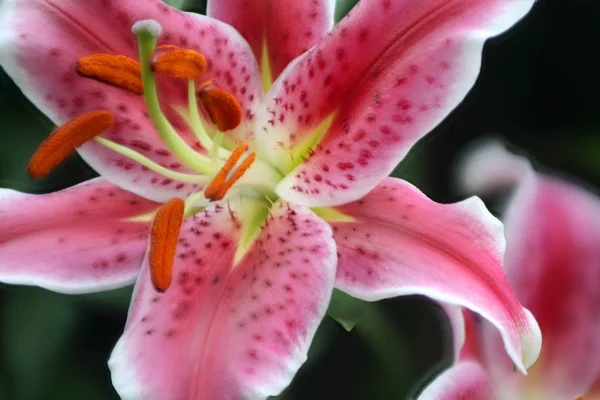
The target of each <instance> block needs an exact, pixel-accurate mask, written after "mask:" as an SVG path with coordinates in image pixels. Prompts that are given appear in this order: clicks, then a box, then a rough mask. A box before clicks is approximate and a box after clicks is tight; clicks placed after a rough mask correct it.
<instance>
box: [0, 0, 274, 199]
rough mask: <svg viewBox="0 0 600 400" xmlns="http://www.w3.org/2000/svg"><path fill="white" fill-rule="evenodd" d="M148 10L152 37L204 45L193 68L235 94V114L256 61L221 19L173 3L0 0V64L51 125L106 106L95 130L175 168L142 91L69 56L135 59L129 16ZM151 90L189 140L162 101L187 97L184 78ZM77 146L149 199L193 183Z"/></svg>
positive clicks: (256, 94) (246, 100)
mask: <svg viewBox="0 0 600 400" xmlns="http://www.w3.org/2000/svg"><path fill="white" fill-rule="evenodd" d="M148 18H153V19H156V20H157V21H159V22H160V24H161V25H162V27H163V34H162V36H161V38H160V41H159V44H162V43H170V44H176V45H179V46H183V47H187V48H190V49H194V50H197V51H199V52H200V53H202V54H204V55H205V56H206V58H207V59H208V61H209V62H208V65H207V72H206V73H205V74H204V75H203V77H204V78H206V79H214V80H215V81H216V82H218V83H219V85H220V86H221V87H222V88H224V89H226V90H228V91H230V92H232V93H233V94H234V95H241V96H238V100H239V102H240V103H241V105H242V107H243V109H244V112H245V114H246V115H252V114H254V108H255V106H257V105H258V101H259V98H260V97H261V96H262V86H261V81H260V74H259V71H258V65H257V64H256V61H255V60H254V56H253V55H252V52H251V50H250V48H249V46H248V44H247V43H246V42H245V40H244V39H243V38H242V37H241V36H240V35H239V34H238V33H237V32H236V31H235V30H234V29H233V28H231V27H229V26H227V25H226V24H223V23H221V22H219V21H216V20H212V19H210V18H207V17H204V16H200V15H196V14H187V13H183V12H180V11H178V10H176V9H174V8H171V7H169V6H167V5H166V4H164V3H163V2H161V1H158V0H147V1H144V2H140V1H138V0H86V1H77V0H60V1H59V0H22V1H16V0H5V1H3V2H2V3H1V5H0V65H2V68H3V69H4V70H5V71H6V72H7V73H8V74H9V75H10V77H11V78H12V79H13V80H14V81H15V83H16V84H17V85H18V86H19V87H20V89H21V90H22V91H23V93H24V94H25V96H27V98H29V100H31V101H32V102H33V103H34V104H35V105H36V106H37V107H38V108H39V109H40V110H41V111H42V112H43V113H44V114H46V115H47V116H48V117H49V118H50V119H51V120H52V121H54V122H55V123H56V124H57V125H61V124H63V123H66V122H67V121H69V120H71V119H72V118H73V117H75V116H78V115H80V114H83V113H85V112H88V111H93V110H97V109H106V110H108V111H110V112H111V113H113V114H114V115H115V120H116V125H115V127H114V129H112V130H110V131H107V132H106V133H104V134H103V136H104V137H106V138H108V139H111V140H114V141H116V142H118V143H121V144H124V145H127V146H129V147H132V148H133V149H135V150H136V151H138V152H140V153H141V154H143V155H145V156H146V157H149V158H150V159H152V160H154V161H156V162H157V163H159V164H161V165H164V166H168V167H169V168H171V169H174V170H176V171H179V172H185V171H186V169H185V168H184V167H182V166H181V163H180V162H179V161H178V160H177V159H176V158H175V157H174V156H173V155H172V154H171V153H170V152H169V151H168V150H167V149H166V147H165V146H164V144H163V143H162V141H161V140H160V139H159V136H158V135H157V133H156V132H155V130H154V126H153V125H152V122H151V121H150V120H149V119H148V118H147V117H146V116H145V114H144V113H145V111H146V107H145V105H144V100H143V98H142V97H140V96H138V95H134V94H131V93H128V92H125V91H123V90H120V89H117V88H114V87H111V86H108V85H105V84H102V83H99V82H96V81H94V80H91V79H86V78H83V77H80V76H79V75H77V73H76V63H77V60H78V59H80V58H81V57H83V56H87V55H90V54H94V53H110V54H123V55H126V56H128V57H132V58H134V59H137V43H136V37H135V35H134V34H133V33H132V32H131V26H132V24H133V23H134V22H135V21H137V20H142V19H148ZM32 27H36V28H35V29H32ZM160 95H161V103H162V104H163V109H164V111H165V112H166V114H167V115H168V116H169V117H170V118H171V119H172V120H173V123H174V125H175V126H176V128H177V129H178V130H179V132H180V134H181V135H182V137H184V139H185V140H186V141H187V142H188V143H190V144H194V143H195V142H196V141H195V139H194V138H193V135H192V134H191V133H190V132H189V131H188V130H187V128H186V127H185V124H184V123H183V122H182V120H181V119H180V117H178V115H177V113H176V112H175V111H174V110H172V109H170V106H177V105H179V106H180V105H186V104H187V91H186V89H185V85H177V84H172V85H165V88H164V90H161V93H160ZM239 129H240V131H239V132H238V131H236V132H232V133H231V134H232V136H234V137H237V136H239V137H241V136H244V138H246V136H247V135H248V132H247V127H246V124H243V126H242V127H240V128H239ZM236 135H237V136H236ZM79 153H80V154H81V156H82V157H83V158H84V159H85V160H86V161H87V162H88V163H89V164H90V165H91V166H92V167H93V168H94V169H95V170H96V171H98V172H99V173H100V174H102V175H105V176H106V177H107V179H109V180H110V181H111V182H113V183H114V184H116V185H118V186H121V187H123V188H126V189H128V190H131V191H133V192H135V193H136V194H138V195H141V196H144V197H146V198H149V199H153V200H156V201H164V200H167V199H170V198H172V197H183V196H185V195H187V194H189V193H190V192H192V191H194V189H195V188H196V186H195V185H193V184H189V183H188V184H181V183H178V182H174V181H172V180H170V179H165V178H164V177H162V176H160V175H156V174H155V173H154V172H152V171H149V170H148V169H147V168H143V167H142V166H141V165H140V164H138V163H137V162H134V161H132V160H130V159H127V158H124V157H123V156H121V155H118V154H116V153H114V152H113V151H111V150H108V149H106V148H105V147H103V146H102V145H100V144H98V143H96V142H90V143H88V144H85V145H84V146H82V147H81V148H80V149H79Z"/></svg>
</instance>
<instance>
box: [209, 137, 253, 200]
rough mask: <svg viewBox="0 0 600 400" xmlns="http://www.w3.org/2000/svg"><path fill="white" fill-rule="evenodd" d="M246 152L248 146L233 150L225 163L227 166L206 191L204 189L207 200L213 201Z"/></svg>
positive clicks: (220, 171)
mask: <svg viewBox="0 0 600 400" xmlns="http://www.w3.org/2000/svg"><path fill="white" fill-rule="evenodd" d="M246 150H248V145H247V144H242V145H240V146H238V147H237V148H236V149H235V150H233V152H232V153H231V155H230V156H229V158H228V159H227V161H225V164H223V166H222V167H221V169H220V170H219V172H218V173H217V175H215V177H214V178H213V180H212V181H211V182H210V183H209V184H208V186H207V187H206V189H204V196H205V197H206V198H207V199H212V198H213V197H214V196H215V195H216V194H217V192H218V191H219V189H220V188H221V186H222V185H223V183H225V179H227V174H228V173H229V171H231V170H232V169H233V167H235V163H237V162H238V160H239V159H240V157H241V156H242V154H244V152H245V151H246Z"/></svg>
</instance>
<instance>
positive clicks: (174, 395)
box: [109, 206, 336, 400]
mask: <svg viewBox="0 0 600 400" xmlns="http://www.w3.org/2000/svg"><path fill="white" fill-rule="evenodd" d="M238 236H239V219H237V216H236V217H235V219H233V218H232V217H231V216H230V214H229V212H228V211H227V210H226V209H224V208H222V207H219V206H212V207H210V208H207V209H206V211H205V212H202V213H200V214H198V215H197V216H196V217H195V218H193V219H189V220H187V221H185V223H184V225H183V228H182V235H181V238H180V241H179V243H180V244H179V246H178V248H177V255H176V262H175V266H174V271H173V273H174V275H173V276H174V279H173V284H172V286H171V288H170V289H168V290H167V291H166V293H165V294H158V293H157V292H155V290H154V289H153V287H152V284H151V282H150V277H149V271H148V266H147V264H145V265H144V268H143V269H142V272H141V274H140V277H139V279H138V282H137V286H136V289H135V293H134V299H133V302H132V305H131V309H130V312H129V318H128V322H127V326H126V328H125V333H124V334H123V336H122V337H121V339H120V340H119V342H118V343H117V346H116V348H115V350H114V351H113V354H112V356H111V359H110V361H109V366H110V368H111V371H112V379H113V384H114V385H115V388H116V389H117V391H118V392H119V394H120V395H121V397H122V398H123V399H140V398H143V399H147V400H152V399H160V400H169V399H189V400H199V399H207V400H208V399H210V400H212V399H264V398H266V397H267V396H269V395H276V394H278V393H279V392H280V391H282V390H283V389H284V388H285V387H286V386H287V385H288V384H289V382H290V381H291V379H292V377H293V376H294V374H295V373H296V371H297V370H298V368H299V367H300V366H301V365H302V363H303V362H304V361H305V359H306V353H307V350H308V346H309V344H310V341H311V339H312V336H313V334H314V332H315V330H316V328H317V326H318V325H319V322H320V321H321V319H322V318H323V316H324V315H325V312H326V308H327V304H328V302H329V299H330V296H331V291H332V289H333V280H334V274H335V264H336V252H335V243H334V242H333V239H332V236H331V230H330V228H329V226H328V225H327V224H326V223H325V222H323V221H322V220H321V219H319V218H318V217H316V216H315V215H314V214H312V213H311V212H310V211H309V210H308V209H306V208H303V207H293V208H287V207H277V208H275V209H273V210H272V218H269V221H268V224H267V225H266V226H264V227H263V229H262V232H261V233H260V235H259V237H258V240H257V241H256V242H255V243H254V245H253V247H252V248H251V249H250V250H249V252H248V253H247V254H246V256H245V257H244V258H243V259H242V261H241V262H240V263H239V264H237V265H236V266H235V267H233V266H232V263H233V257H234V253H235V247H236V242H237V240H238Z"/></svg>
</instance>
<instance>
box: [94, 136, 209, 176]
mask: <svg viewBox="0 0 600 400" xmlns="http://www.w3.org/2000/svg"><path fill="white" fill-rule="evenodd" d="M94 140H95V141H96V142H98V143H100V144H101V145H103V146H105V147H107V148H109V149H111V150H112V151H114V152H116V153H119V154H121V155H123V156H125V157H127V158H130V159H132V160H133V161H136V162H138V163H140V164H141V165H143V166H144V167H147V168H148V169H150V170H152V171H154V172H156V173H157V174H160V175H162V176H164V177H165V178H169V179H173V180H176V181H179V182H185V183H195V184H205V183H208V178H207V177H206V176H204V175H194V174H185V173H183V172H177V171H173V170H171V169H169V168H166V167H163V166H162V165H160V164H158V163H156V162H154V161H152V160H151V159H149V158H148V157H146V156H144V155H142V154H140V153H138V152H137V151H135V150H132V149H130V148H129V147H125V146H123V145H120V144H118V143H115V142H113V141H112V140H108V139H105V138H103V137H96V138H95V139H94Z"/></svg>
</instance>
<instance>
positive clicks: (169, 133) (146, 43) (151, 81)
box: [132, 20, 215, 175]
mask: <svg viewBox="0 0 600 400" xmlns="http://www.w3.org/2000/svg"><path fill="white" fill-rule="evenodd" d="M132 30H133V33H135V34H136V35H137V37H138V47H139V53H140V65H141V72H142V83H143V86H144V98H145V100H146V106H147V107H148V114H149V115H150V118H151V119H152V122H153V123H154V126H155V128H156V131H157V132H158V134H159V136H160V137H161V139H162V140H163V142H164V143H165V144H166V146H167V147H168V148H169V150H171V152H172V153H173V154H174V155H175V156H176V157H177V158H179V159H180V160H181V161H182V162H183V163H184V164H186V165H187V166H188V167H190V168H191V169H193V170H195V171H198V172H200V173H203V174H206V175H212V174H213V173H214V172H215V167H214V165H213V164H212V163H211V161H210V159H209V158H208V157H205V156H203V155H201V154H199V153H197V152H196V151H195V150H194V149H192V148H191V147H190V146H189V145H188V144H187V143H186V142H185V141H184V140H183V139H182V138H181V136H179V134H178V133H177V131H176V130H175V128H173V126H172V125H171V123H170V122H169V120H168V119H167V118H166V117H165V116H164V114H163V113H162V110H161V108H160V103H159V100H158V94H157V90H156V80H155V78H154V74H153V73H152V71H151V70H150V62H151V57H152V53H153V52H154V49H155V48H156V41H157V37H158V34H159V33H160V30H161V28H160V25H158V23H157V22H156V21H152V20H148V21H139V22H136V23H135V24H134V25H133V28H132Z"/></svg>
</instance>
